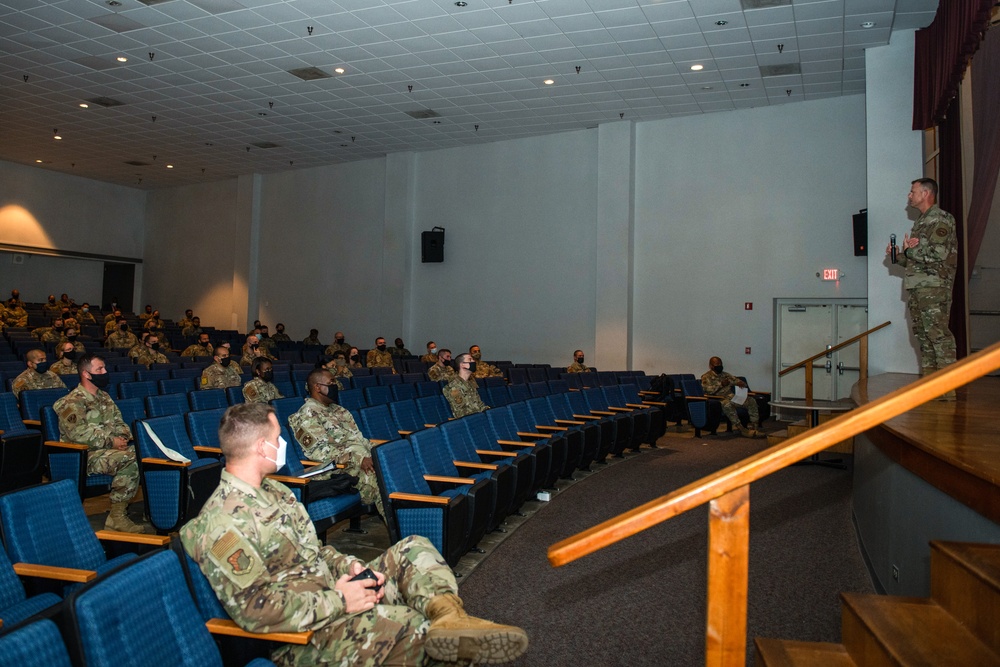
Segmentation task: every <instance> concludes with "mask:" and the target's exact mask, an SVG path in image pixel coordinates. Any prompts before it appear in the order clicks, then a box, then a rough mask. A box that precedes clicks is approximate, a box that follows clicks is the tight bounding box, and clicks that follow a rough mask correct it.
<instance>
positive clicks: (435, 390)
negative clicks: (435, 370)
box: [417, 380, 441, 397]
mask: <svg viewBox="0 0 1000 667" xmlns="http://www.w3.org/2000/svg"><path fill="white" fill-rule="evenodd" d="M440 393H441V383H440V382H434V381H433V380H425V381H424V382H418V383H417V396H418V397H420V396H436V395H437V394H440Z"/></svg>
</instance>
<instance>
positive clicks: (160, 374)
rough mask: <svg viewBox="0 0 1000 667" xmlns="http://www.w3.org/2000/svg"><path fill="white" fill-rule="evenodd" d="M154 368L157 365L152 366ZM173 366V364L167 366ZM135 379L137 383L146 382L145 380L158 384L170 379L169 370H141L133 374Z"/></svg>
mask: <svg viewBox="0 0 1000 667" xmlns="http://www.w3.org/2000/svg"><path fill="white" fill-rule="evenodd" d="M153 365H154V366H156V365H157V364H153ZM169 365H171V366H172V365H173V364H169ZM135 378H136V380H138V381H139V382H146V381H147V380H153V381H154V382H159V381H160V380H169V379H170V369H169V368H152V369H150V370H145V369H141V370H138V371H136V372H135Z"/></svg>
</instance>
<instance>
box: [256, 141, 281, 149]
mask: <svg viewBox="0 0 1000 667" xmlns="http://www.w3.org/2000/svg"><path fill="white" fill-rule="evenodd" d="M250 145H251V146H256V147H257V148H277V147H278V146H279V144H276V143H273V142H270V141H258V142H256V143H253V142H251V144H250Z"/></svg>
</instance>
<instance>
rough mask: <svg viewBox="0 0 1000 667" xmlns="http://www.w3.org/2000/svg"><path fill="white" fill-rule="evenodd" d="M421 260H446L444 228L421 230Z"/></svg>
mask: <svg viewBox="0 0 1000 667" xmlns="http://www.w3.org/2000/svg"><path fill="white" fill-rule="evenodd" d="M420 261H421V262H443V261H444V230H443V229H442V230H441V231H439V232H438V231H431V232H421V234H420Z"/></svg>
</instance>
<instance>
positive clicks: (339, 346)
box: [302, 340, 354, 356]
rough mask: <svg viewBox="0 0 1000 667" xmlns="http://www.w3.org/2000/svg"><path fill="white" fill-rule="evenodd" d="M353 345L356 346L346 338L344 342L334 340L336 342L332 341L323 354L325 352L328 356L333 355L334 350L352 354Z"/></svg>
mask: <svg viewBox="0 0 1000 667" xmlns="http://www.w3.org/2000/svg"><path fill="white" fill-rule="evenodd" d="M302 342H305V341H302ZM352 347H354V346H353V345H351V344H349V343H348V342H347V341H346V340H345V341H344V342H343V343H338V342H336V341H334V342H332V343H330V344H329V345H327V346H326V349H325V350H323V354H325V355H327V356H330V355H332V354H333V353H334V352H343V353H344V354H350V353H351V348H352Z"/></svg>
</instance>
